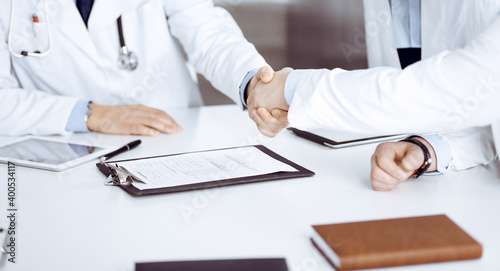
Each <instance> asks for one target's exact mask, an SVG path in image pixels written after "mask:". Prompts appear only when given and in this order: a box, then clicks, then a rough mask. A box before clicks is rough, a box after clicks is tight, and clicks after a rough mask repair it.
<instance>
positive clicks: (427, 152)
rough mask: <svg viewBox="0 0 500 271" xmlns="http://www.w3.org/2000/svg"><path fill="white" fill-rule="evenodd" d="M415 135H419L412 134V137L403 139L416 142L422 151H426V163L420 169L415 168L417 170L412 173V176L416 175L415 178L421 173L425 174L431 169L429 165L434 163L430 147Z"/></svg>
mask: <svg viewBox="0 0 500 271" xmlns="http://www.w3.org/2000/svg"><path fill="white" fill-rule="evenodd" d="M415 137H417V136H410V137H407V138H405V139H403V140H401V141H402V142H409V143H412V144H415V145H417V146H419V147H420V148H421V149H422V151H423V152H424V163H423V164H422V166H421V167H420V168H419V169H417V170H415V172H413V174H412V176H415V178H418V177H420V175H422V174H424V173H425V172H426V171H427V170H428V169H429V167H430V166H431V164H432V158H431V153H430V152H429V149H428V148H427V147H426V146H425V145H424V143H422V142H420V141H419V140H417V139H415Z"/></svg>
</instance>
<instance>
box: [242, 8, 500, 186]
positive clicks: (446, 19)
mask: <svg viewBox="0 0 500 271" xmlns="http://www.w3.org/2000/svg"><path fill="white" fill-rule="evenodd" d="M401 1H404V0H401ZM417 1H418V0H409V1H408V0H406V2H410V5H411V4H413V3H414V2H417ZM390 2H391V1H389V0H366V1H364V8H365V26H366V27H365V28H366V44H367V51H368V63H369V66H370V67H371V68H370V69H365V70H355V71H346V70H342V69H333V70H326V69H324V70H302V71H299V70H295V71H291V70H283V71H281V72H278V73H277V74H276V75H275V78H274V80H273V82H272V83H271V84H269V85H262V84H260V83H259V85H260V86H258V87H261V88H260V90H259V88H256V89H255V92H254V93H252V94H250V96H249V105H250V106H249V109H250V110H251V111H252V110H253V109H254V108H258V107H266V108H268V109H272V108H281V109H284V110H289V111H288V120H289V122H290V124H291V125H292V126H294V127H297V128H301V129H305V130H307V129H314V128H328V129H333V130H340V131H349V132H356V133H368V134H374V133H379V134H392V133H401V132H403V133H405V132H421V133H438V134H441V136H442V138H443V140H444V141H445V142H446V143H447V145H448V147H449V149H450V151H451V155H452V158H451V161H449V164H448V165H446V167H447V168H448V169H452V170H460V169H466V168H469V167H472V166H475V165H479V164H485V163H488V162H490V161H491V160H493V159H494V158H495V157H496V154H495V151H494V149H495V147H494V144H493V135H492V132H491V129H490V127H489V125H490V124H492V123H493V134H495V135H497V138H498V136H500V134H498V133H495V131H497V130H498V125H497V124H498V118H499V117H500V111H499V107H500V69H499V63H500V53H499V52H500V1H487V0H476V1H455V0H445V1H433V0H421V1H419V4H420V5H421V6H420V10H421V23H420V24H419V26H420V27H421V48H422V61H419V62H417V63H415V64H413V65H410V66H408V67H407V68H405V69H401V66H400V62H399V60H398V54H397V51H396V48H395V46H394V45H395V42H394V39H395V36H394V24H395V23H396V22H393V21H392V19H393V17H392V16H391V6H390ZM392 2H395V1H392ZM351 45H352V46H356V42H355V41H353V42H352V43H351ZM359 49H363V48H359ZM276 79H278V80H276ZM273 90H274V91H273ZM261 111H262V112H261ZM259 113H262V114H261V116H259V115H257V114H255V113H254V116H253V118H254V120H255V121H256V122H257V125H259V126H260V127H264V128H267V132H268V133H269V134H270V135H273V134H275V133H276V132H277V131H278V130H279V129H281V128H282V126H279V125H276V121H275V120H273V118H272V117H271V116H270V115H269V112H267V111H266V110H259ZM470 127H472V128H470ZM464 128H469V129H468V130H463V131H460V132H454V133H443V132H445V131H454V130H459V129H464ZM264 130H265V129H264ZM401 144H402V143H401ZM386 146H387V145H386ZM498 146H500V144H497V147H498ZM390 149H391V151H393V153H390V151H389V152H387V150H386V151H385V152H383V155H382V156H384V157H385V158H386V159H385V160H383V161H382V162H383V163H382V164H383V165H382V166H381V165H380V164H375V165H374V168H375V169H377V170H380V169H382V172H378V173H376V175H377V176H375V177H377V178H379V179H381V181H382V182H384V181H387V182H394V181H395V182H399V181H402V180H404V179H406V178H408V176H409V175H408V172H411V171H406V172H402V171H401V169H399V170H398V168H397V167H398V166H399V165H400V164H398V163H399V162H400V161H397V160H398V157H397V156H395V154H394V152H395V149H394V148H390ZM417 149H418V150H419V148H418V147H417ZM436 152H437V154H438V156H439V150H436ZM420 153H421V151H420ZM420 156H421V158H422V159H423V156H422V155H420ZM422 159H420V164H418V165H417V166H418V167H420V165H421V164H422ZM437 160H439V158H437ZM437 166H438V167H439V165H437ZM434 168H436V165H434ZM372 170H373V167H372ZM384 170H385V171H384ZM445 170H446V168H445ZM372 173H373V172H372ZM379 173H380V174H379ZM410 174H411V173H410ZM372 178H373V174H372ZM372 181H373V180H372ZM392 184H393V183H392ZM392 187H393V186H391V185H388V186H387V187H386V188H392ZM382 190H385V189H382Z"/></svg>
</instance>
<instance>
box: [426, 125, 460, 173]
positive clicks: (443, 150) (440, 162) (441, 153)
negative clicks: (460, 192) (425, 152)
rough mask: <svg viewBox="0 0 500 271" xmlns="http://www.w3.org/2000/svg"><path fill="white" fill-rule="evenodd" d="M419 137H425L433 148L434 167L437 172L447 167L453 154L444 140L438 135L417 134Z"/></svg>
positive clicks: (441, 171)
mask: <svg viewBox="0 0 500 271" xmlns="http://www.w3.org/2000/svg"><path fill="white" fill-rule="evenodd" d="M418 136H419V137H421V138H423V139H425V140H426V141H427V142H429V144H430V145H431V146H432V148H433V149H434V153H435V154H436V168H437V172H439V173H443V172H445V171H446V170H447V169H448V166H449V165H450V163H451V161H452V160H453V156H452V154H451V149H450V145H448V142H446V141H445V140H444V138H443V137H442V136H440V135H437V134H433V135H418Z"/></svg>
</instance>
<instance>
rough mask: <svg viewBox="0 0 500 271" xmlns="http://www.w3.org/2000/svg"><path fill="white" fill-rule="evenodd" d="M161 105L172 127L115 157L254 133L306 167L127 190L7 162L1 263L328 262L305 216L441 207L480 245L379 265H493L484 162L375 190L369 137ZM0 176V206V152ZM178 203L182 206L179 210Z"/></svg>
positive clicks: (499, 229) (336, 217) (499, 241)
mask: <svg viewBox="0 0 500 271" xmlns="http://www.w3.org/2000/svg"><path fill="white" fill-rule="evenodd" d="M169 113H170V114H171V115H172V116H173V117H174V118H175V119H176V120H177V122H178V123H179V124H180V125H182V126H183V128H184V132H183V133H181V134H178V135H161V136H159V137H154V138H153V137H152V138H150V137H141V139H142V140H143V144H142V145H141V146H139V147H138V148H137V149H134V150H133V151H131V152H128V153H125V154H122V155H120V156H119V157H117V158H123V159H125V158H132V157H144V156H152V155H163V154H172V153H179V152H187V151H198V150H206V149H216V148H224V147H234V146H241V145H249V144H264V145H265V146H267V147H268V148H270V149H271V150H273V151H275V152H277V153H278V154H280V155H282V156H284V157H286V158H288V159H290V160H292V161H293V162H296V163H298V164H300V165H302V166H304V167H306V168H308V169H310V170H312V171H314V172H315V173H316V176H314V177H311V178H299V179H290V180H281V181H271V182H263V183H255V184H246V185H237V186H230V187H223V188H216V189H209V190H202V191H193V192H183V193H175V194H164V195H157V196H147V197H141V198H134V197H132V196H130V195H129V194H127V193H126V192H125V191H123V190H121V189H120V188H117V187H107V186H104V185H103V181H104V177H103V175H101V173H100V172H99V171H98V170H97V168H96V166H95V163H93V162H91V163H87V164H84V165H81V166H79V167H76V168H74V169H70V170H68V171H65V172H61V173H54V172H49V171H43V170H35V169H29V168H23V167H17V183H18V188H17V205H18V210H19V211H18V218H17V223H18V225H17V227H18V232H17V237H18V243H17V255H16V256H17V257H16V260H17V263H16V264H12V263H10V262H5V260H4V261H3V262H2V264H1V265H0V269H2V270H73V271H76V270H86V271H87V270H115V271H125V270H134V263H135V262H144V261H167V260H195V259H225V258H258V257H285V258H286V260H287V263H288V266H289V269H290V270H294V271H300V270H303V271H319V270H328V271H330V270H333V269H332V268H331V267H330V266H329V265H328V263H327V262H326V261H325V260H324V259H323V258H322V256H321V255H320V254H319V253H318V252H317V251H316V249H315V248H314V247H313V246H312V245H311V242H310V240H309V237H310V236H311V225H313V224H324V223H335V222H352V221H360V220H371V219H384V218H396V217H406V216H419V215H430V214H441V213H443V214H446V215H448V216H449V217H450V218H451V219H452V220H454V221H455V222H456V223H457V224H458V225H460V226H461V227H462V228H463V229H464V230H465V231H466V232H468V233H469V234H470V235H472V236H473V237H474V238H475V239H476V240H478V241H479V242H480V243H481V244H482V245H483V257H482V258H481V259H479V260H469V261H460V262H449V263H439V264H426V265H417V266H408V267H399V268H390V269H385V270H440V271H442V270H453V271H457V270H468V271H469V270H495V269H496V270H498V268H499V266H500V257H499V256H500V180H499V179H498V178H497V177H495V176H497V174H495V169H494V168H492V167H478V168H474V169H472V170H468V171H464V172H460V173H456V172H452V173H448V174H445V175H441V176H432V177H421V178H419V179H417V180H411V181H407V182H404V183H402V184H400V185H399V186H398V187H397V188H396V189H395V190H393V191H391V192H375V191H373V190H372V189H371V186H370V180H369V172H370V157H371V155H372V153H373V151H374V149H375V147H376V145H365V146H358V147H353V148H348V149H340V150H333V149H329V148H326V147H323V146H321V145H318V144H315V143H311V142H308V141H306V140H303V139H300V138H298V137H296V136H294V135H293V134H291V133H290V132H289V131H284V132H282V134H280V135H279V136H278V137H276V138H275V139H266V138H264V137H262V136H259V134H258V131H257V129H256V128H255V126H254V124H253V122H252V121H251V120H250V119H248V117H247V115H246V112H242V111H240V110H239V108H237V107H236V106H214V107H203V108H194V109H179V110H172V111H171V112H169ZM69 139H70V140H72V141H73V142H85V141H87V142H91V143H96V144H105V145H116V146H120V145H123V144H125V143H127V142H129V141H132V140H134V139H137V137H133V136H110V135H100V134H95V133H90V134H76V135H71V136H69ZM0 140H1V141H4V140H11V139H10V138H5V137H4V138H0ZM2 176H3V177H2ZM0 180H1V182H0V183H1V184H3V185H0V203H1V204H0V205H1V206H2V207H3V208H2V209H3V210H2V211H0V214H3V213H4V212H6V209H7V186H6V181H7V166H6V165H4V164H2V165H0ZM183 210H184V211H185V212H186V211H187V210H190V211H191V212H192V213H191V215H189V216H185V215H184V216H183ZM5 220H6V215H2V217H0V221H5ZM381 270H384V269H381Z"/></svg>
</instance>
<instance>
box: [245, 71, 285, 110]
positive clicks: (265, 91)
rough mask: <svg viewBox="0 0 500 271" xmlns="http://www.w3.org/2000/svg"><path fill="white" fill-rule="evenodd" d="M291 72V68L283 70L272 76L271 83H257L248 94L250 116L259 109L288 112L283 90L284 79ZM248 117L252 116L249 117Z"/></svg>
mask: <svg viewBox="0 0 500 271" xmlns="http://www.w3.org/2000/svg"><path fill="white" fill-rule="evenodd" d="M292 71H293V69H292V68H284V69H282V70H281V71H278V72H276V73H275V74H274V76H273V78H272V81H271V82H269V83H266V82H263V81H259V82H257V84H256V85H255V87H254V88H253V90H252V91H251V92H250V93H249V94H248V99H247V105H248V112H249V114H252V112H253V111H254V110H255V109H257V108H259V107H265V108H267V109H268V110H272V109H274V108H278V109H282V110H285V111H288V108H289V107H290V106H289V105H288V104H287V102H286V100H285V94H284V89H285V81H286V78H287V76H288V74H289V73H290V72H292ZM250 117H252V116H251V115H250Z"/></svg>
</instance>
